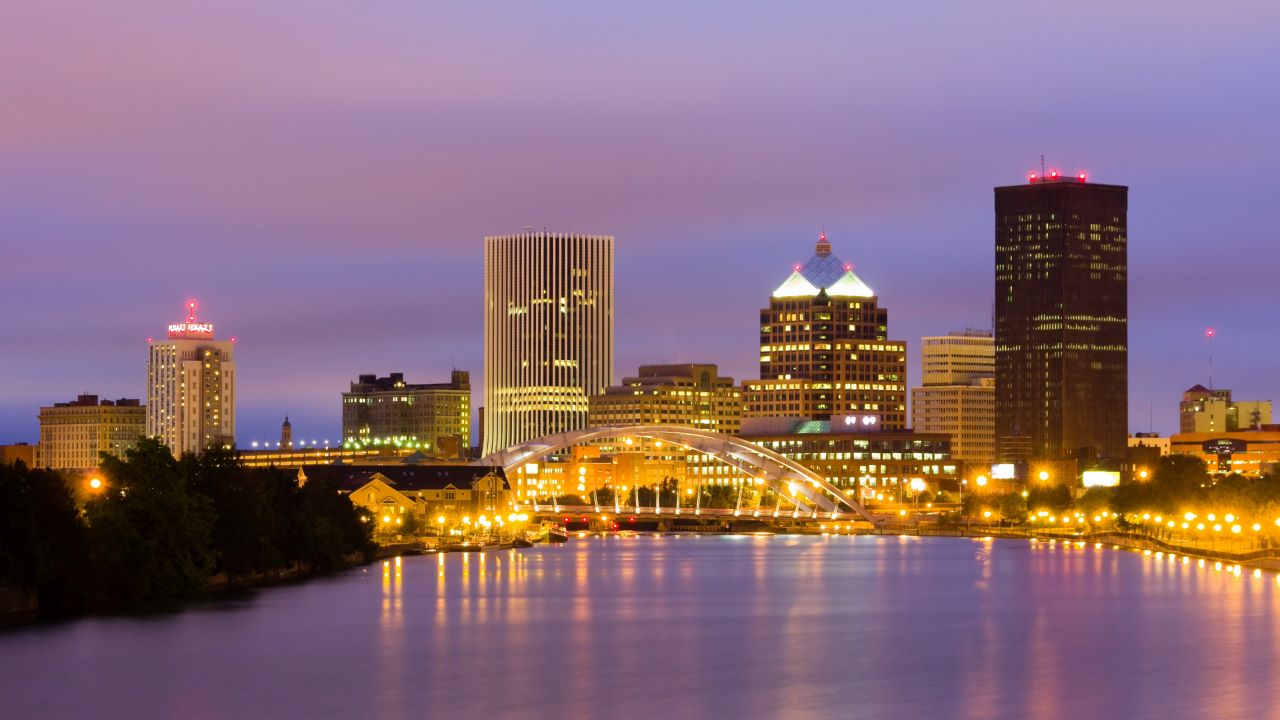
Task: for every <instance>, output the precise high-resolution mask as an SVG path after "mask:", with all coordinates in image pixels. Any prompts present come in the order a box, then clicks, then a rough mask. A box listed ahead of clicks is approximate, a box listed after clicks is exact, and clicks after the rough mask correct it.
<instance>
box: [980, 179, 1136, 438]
mask: <svg viewBox="0 0 1280 720" xmlns="http://www.w3.org/2000/svg"><path fill="white" fill-rule="evenodd" d="M995 200H996V203H995V206H996V286H995V299H996V306H995V343H996V438H997V444H998V449H997V452H998V453H999V454H1000V455H1001V459H1003V460H1021V459H1066V458H1072V457H1081V458H1084V459H1088V458H1089V457H1090V456H1091V455H1093V454H1095V453H1096V455H1097V456H1099V457H1111V458H1120V457H1123V455H1124V450H1125V444H1126V435H1127V432H1126V430H1127V425H1128V407H1129V405H1128V395H1129V375H1128V358H1129V351H1128V348H1129V326H1128V318H1129V307H1128V305H1129V300H1128V205H1129V188H1127V187H1125V186H1123V185H1100V184H1097V183H1092V182H1089V181H1088V178H1087V177H1086V176H1085V174H1084V173H1081V174H1079V175H1074V176H1063V175H1061V174H1060V173H1058V172H1056V171H1050V172H1049V173H1048V175H1047V176H1046V177H1043V178H1041V177H1038V176H1037V175H1036V174H1034V173H1033V174H1031V175H1029V176H1028V182H1027V183H1026V184H1025V185H1014V186H1009V187H998V188H996V189H995Z"/></svg>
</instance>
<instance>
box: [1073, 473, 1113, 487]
mask: <svg viewBox="0 0 1280 720" xmlns="http://www.w3.org/2000/svg"><path fill="white" fill-rule="evenodd" d="M1080 479H1081V480H1083V481H1084V486H1085V487H1087V488H1091V487H1115V486H1117V485H1119V484H1120V473H1118V472H1113V471H1111V470H1085V471H1084V474H1083V475H1081V476H1080Z"/></svg>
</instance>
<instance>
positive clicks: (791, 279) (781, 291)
mask: <svg viewBox="0 0 1280 720" xmlns="http://www.w3.org/2000/svg"><path fill="white" fill-rule="evenodd" d="M822 291H826V294H827V295H829V296H831V297H875V292H874V291H873V290H872V289H871V286H869V285H867V284H866V283H865V282H863V281H862V278H859V277H858V276H857V275H855V274H854V273H853V265H851V264H849V263H846V262H844V261H843V260H841V259H840V258H838V257H836V256H835V255H833V254H832V253H831V243H830V242H828V241H827V234H826V233H822V234H821V235H819V236H818V243H817V245H816V246H815V248H814V253H813V256H812V257H810V258H809V259H808V260H806V261H805V262H804V263H803V264H800V265H796V266H795V267H794V268H793V269H792V272H791V274H790V275H789V276H787V279H786V280H785V281H783V283H782V284H781V285H779V286H778V289H777V290H774V291H773V297H778V298H782V297H814V296H816V295H818V294H819V293H820V292H822Z"/></svg>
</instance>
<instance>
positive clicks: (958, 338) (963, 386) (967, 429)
mask: <svg viewBox="0 0 1280 720" xmlns="http://www.w3.org/2000/svg"><path fill="white" fill-rule="evenodd" d="M920 369H921V373H920V374H921V376H922V377H923V378H924V384H923V385H921V386H920V387H916V388H912V389H911V427H912V428H914V429H916V430H918V431H921V432H931V433H946V434H948V435H950V436H951V454H952V457H954V458H955V459H956V460H960V461H963V462H965V463H967V464H970V465H978V466H981V465H991V464H992V463H993V462H995V459H996V388H995V385H996V381H995V374H996V357H995V341H994V339H993V338H992V336H991V333H990V332H986V331H982V330H965V331H963V332H956V333H951V334H950V335H943V336H939V337H926V338H923V339H922V341H921V345H920Z"/></svg>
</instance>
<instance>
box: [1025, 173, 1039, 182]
mask: <svg viewBox="0 0 1280 720" xmlns="http://www.w3.org/2000/svg"><path fill="white" fill-rule="evenodd" d="M1036 177H1038V176H1037V175H1036V174H1035V173H1033V172H1032V173H1027V182H1035V181H1036Z"/></svg>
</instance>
